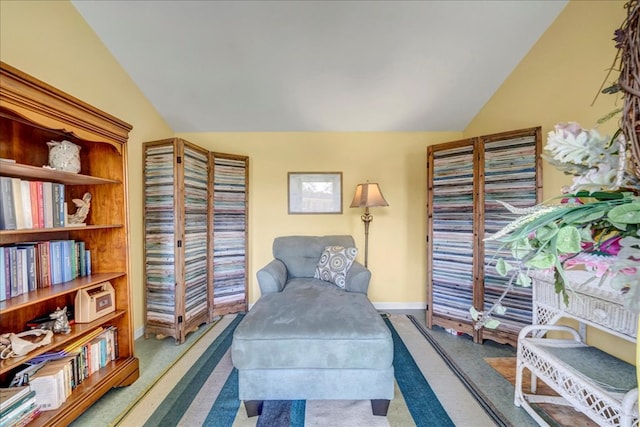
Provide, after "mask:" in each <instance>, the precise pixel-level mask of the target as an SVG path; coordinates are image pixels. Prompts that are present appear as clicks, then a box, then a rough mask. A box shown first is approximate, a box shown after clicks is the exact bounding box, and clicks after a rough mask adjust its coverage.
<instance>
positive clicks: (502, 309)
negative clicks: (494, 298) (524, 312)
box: [495, 304, 507, 315]
mask: <svg viewBox="0 0 640 427" xmlns="http://www.w3.org/2000/svg"><path fill="white" fill-rule="evenodd" d="M495 312H496V313H497V314H500V315H502V314H505V313H506V312H507V307H505V306H504V305H502V304H498V305H496V308H495Z"/></svg>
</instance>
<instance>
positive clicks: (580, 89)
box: [464, 1, 635, 363]
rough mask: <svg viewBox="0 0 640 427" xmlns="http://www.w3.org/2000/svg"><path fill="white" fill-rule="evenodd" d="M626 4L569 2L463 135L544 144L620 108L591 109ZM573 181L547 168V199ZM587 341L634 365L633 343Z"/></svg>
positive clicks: (609, 98)
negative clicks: (500, 135) (538, 138)
mask: <svg viewBox="0 0 640 427" xmlns="http://www.w3.org/2000/svg"><path fill="white" fill-rule="evenodd" d="M624 3H625V2H624V1H588V2H587V1H571V2H570V3H569V4H568V5H567V6H566V7H565V9H564V10H563V12H562V13H561V14H560V16H558V18H557V19H556V20H555V21H554V22H553V24H552V25H551V26H550V27H549V29H548V30H547V31H546V32H545V33H544V34H543V36H542V37H541V38H540V40H539V41H538V42H537V43H536V45H535V46H534V47H533V49H531V51H530V52H529V54H528V55H527V56H526V57H525V58H524V59H523V60H522V61H521V63H520V64H519V65H518V67H517V68H516V69H515V70H514V71H513V73H512V74H511V75H510V76H509V77H508V78H507V80H506V81H505V82H504V83H503V84H502V86H501V87H500V89H499V90H498V91H496V93H495V94H494V95H493V97H492V98H491V99H490V100H489V102H488V103H487V104H486V105H485V106H484V108H483V109H482V110H481V111H480V113H478V115H477V116H476V117H475V118H474V120H473V121H472V122H471V123H470V124H469V126H467V128H466V129H465V131H464V136H465V137H472V136H477V135H485V134H489V133H494V132H499V131H503V130H509V129H520V128H527V127H533V126H542V134H543V142H544V141H546V135H547V133H548V132H549V131H550V130H552V129H553V126H554V125H555V124H556V123H559V122H567V121H575V122H578V123H580V124H581V125H582V126H583V127H585V128H592V127H595V126H596V125H597V123H596V122H597V120H598V119H599V118H601V117H603V116H605V115H606V114H608V113H609V112H611V111H613V110H614V109H615V108H618V107H620V106H621V102H620V98H619V97H617V96H614V95H605V94H601V95H599V96H598V98H597V99H596V102H595V103H594V104H593V106H592V105H591V104H592V102H593V100H594V98H595V96H596V94H597V93H598V91H599V89H600V86H601V85H602V83H603V82H604V81H605V78H606V77H607V70H608V69H609V68H610V67H611V66H612V64H613V61H614V58H615V55H616V49H615V45H614V42H613V41H612V40H611V39H612V38H613V32H614V30H615V29H616V28H619V27H620V26H621V24H622V22H623V20H624V18H625V16H626V11H625V9H624ZM613 76H614V77H611V78H609V79H608V81H607V82H608V83H610V82H611V81H612V80H613V78H615V76H616V74H615V73H614V74H613ZM616 128H617V120H610V121H609V122H607V123H605V124H604V125H602V126H601V127H600V131H601V132H602V133H603V134H607V133H608V134H611V133H613V131H615V129H616ZM570 182H571V179H570V177H568V176H565V175H563V174H562V173H561V172H559V171H557V170H556V169H554V168H553V167H552V166H550V165H548V164H546V163H545V164H544V165H543V192H544V196H543V197H544V199H549V198H552V197H555V196H558V195H559V194H560V188H561V187H562V186H563V185H566V184H568V183H570ZM568 323H569V322H568ZM588 337H589V341H590V343H592V344H593V345H596V346H598V347H601V348H603V349H606V350H607V351H609V352H611V353H613V354H615V355H617V356H618V357H620V358H622V359H624V360H626V361H628V362H632V363H633V362H634V361H635V346H634V345H633V344H631V343H629V342H627V341H624V340H620V339H615V338H612V337H611V336H610V335H606V334H603V333H602V332H599V331H598V330H592V329H590V330H589V331H588Z"/></svg>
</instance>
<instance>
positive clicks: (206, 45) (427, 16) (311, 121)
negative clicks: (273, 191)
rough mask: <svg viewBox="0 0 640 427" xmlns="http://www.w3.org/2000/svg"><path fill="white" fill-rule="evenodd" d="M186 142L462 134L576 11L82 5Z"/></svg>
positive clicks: (451, 5) (501, 3) (476, 5)
mask: <svg viewBox="0 0 640 427" xmlns="http://www.w3.org/2000/svg"><path fill="white" fill-rule="evenodd" d="M72 3H73V4H74V6H75V7H76V9H77V10H78V11H79V12H80V14H81V15H82V16H83V17H84V19H85V20H86V21H87V23H88V24H89V25H90V26H91V27H92V28H93V30H94V31H95V32H96V34H97V35H98V37H99V38H100V39H101V40H102V42H103V43H104V44H105V46H106V47H107V48H108V49H109V50H110V51H111V53H112V54H113V56H114V57H115V58H116V60H117V61H118V62H119V63H120V65H121V66H122V67H123V69H124V70H125V71H126V72H127V73H128V74H129V75H130V77H131V78H132V79H133V81H134V82H135V83H136V84H137V85H138V87H139V88H140V90H141V91H142V92H143V93H144V95H145V96H146V97H147V98H148V99H149V101H150V102H151V103H152V104H153V105H154V106H155V108H156V109H157V110H158V112H159V113H160V115H162V116H163V118H164V119H165V120H166V121H167V123H168V124H169V126H171V127H172V128H173V130H174V131H175V132H225V131H256V132H268V131H462V130H463V129H464V128H465V127H466V126H467V125H468V123H469V122H470V121H471V120H472V119H473V117H474V116H475V115H476V114H477V113H478V111H479V110H480V109H481V108H482V106H483V105H484V104H485V103H486V102H487V101H488V100H489V98H490V97H491V95H492V94H493V93H494V92H495V91H496V90H497V89H498V87H499V86H500V85H501V84H502V82H503V81H504V80H505V78H506V77H507V76H508V75H509V74H510V73H511V72H512V71H513V69H514V68H515V67H516V65H517V64H518V63H519V62H520V61H521V60H522V58H523V57H524V56H525V55H526V54H527V53H528V51H529V50H530V49H531V47H532V46H533V45H534V44H535V43H536V41H537V40H538V39H539V37H540V36H541V35H542V34H543V33H544V31H545V30H546V29H547V28H548V27H549V25H550V24H551V23H552V22H553V20H554V19H555V18H556V17H557V15H558V14H559V13H560V12H561V10H562V9H563V8H564V6H565V5H566V1H564V0H562V1H560V0H557V1H548V0H544V1H533V0H516V1H510V0H498V1H476V0H471V1H463V0H457V1H444V0H442V1H426V0H425V1H382V0H378V1H364V0H362V1H347V0H343V1H339V0H333V1H294V0H290V1H268V0H264V1H248V0H244V1H206V0H200V1H170V0H160V1H156V0H146V1H102V0H99V1H87V0H74V1H72Z"/></svg>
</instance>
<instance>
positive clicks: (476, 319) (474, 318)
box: [469, 307, 480, 322]
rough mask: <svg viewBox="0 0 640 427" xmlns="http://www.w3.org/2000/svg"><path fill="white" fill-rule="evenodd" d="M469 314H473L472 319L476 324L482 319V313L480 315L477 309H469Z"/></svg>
mask: <svg viewBox="0 0 640 427" xmlns="http://www.w3.org/2000/svg"><path fill="white" fill-rule="evenodd" d="M469 313H471V318H472V319H473V320H474V321H476V322H477V321H478V319H479V318H480V313H478V310H476V309H475V307H471V308H470V309H469Z"/></svg>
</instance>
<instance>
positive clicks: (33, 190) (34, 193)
mask: <svg viewBox="0 0 640 427" xmlns="http://www.w3.org/2000/svg"><path fill="white" fill-rule="evenodd" d="M29 196H30V197H31V228H40V227H39V225H38V224H39V222H40V218H39V216H38V215H39V213H40V211H39V210H38V183H37V182H36V181H29Z"/></svg>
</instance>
